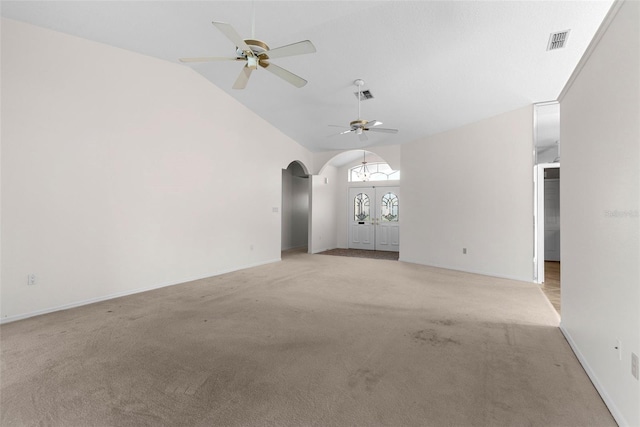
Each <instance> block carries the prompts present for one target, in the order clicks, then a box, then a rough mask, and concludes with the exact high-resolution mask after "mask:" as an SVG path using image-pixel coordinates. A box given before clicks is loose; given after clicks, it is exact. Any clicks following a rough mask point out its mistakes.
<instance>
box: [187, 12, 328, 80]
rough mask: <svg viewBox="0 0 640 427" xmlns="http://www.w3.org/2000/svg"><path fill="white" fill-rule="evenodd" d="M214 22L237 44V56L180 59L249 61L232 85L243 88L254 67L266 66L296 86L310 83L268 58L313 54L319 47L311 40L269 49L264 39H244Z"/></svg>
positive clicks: (189, 60)
mask: <svg viewBox="0 0 640 427" xmlns="http://www.w3.org/2000/svg"><path fill="white" fill-rule="evenodd" d="M212 24H213V25H214V26H215V27H216V28H217V29H218V30H220V32H221V33H222V34H224V35H225V37H227V38H228V39H229V40H230V41H231V42H232V43H233V44H234V45H235V46H236V56H235V57H197V58H179V61H180V62H189V63H191V62H215V61H246V63H245V66H244V68H243V69H242V70H241V71H240V74H239V75H238V78H237V79H236V81H235V83H234V84H233V88H234V89H244V88H245V87H247V83H248V82H249V77H251V73H252V72H253V70H257V69H258V67H261V68H264V69H265V70H267V71H269V72H271V73H272V74H274V75H276V76H278V77H280V78H281V79H283V80H284V81H286V82H288V83H290V84H292V85H293V86H295V87H298V88H300V87H303V86H304V85H306V84H307V81H306V80H305V79H303V78H302V77H300V76H297V75H295V74H293V73H292V72H291V71H288V70H285V69H284V68H282V67H279V66H277V65H275V64H273V63H271V62H269V59H273V58H284V57H287V56H294V55H304V54H307V53H314V52H315V51H316V48H315V46H314V45H313V43H311V42H310V41H309V40H303V41H300V42H297V43H292V44H289V45H285V46H280V47H276V48H274V49H270V48H269V46H268V45H267V44H266V43H265V42H263V41H261V40H256V39H254V38H251V39H243V38H242V36H240V34H238V32H237V31H236V30H235V29H234V28H233V27H232V26H231V25H230V24H227V23H226V22H218V21H213V22H212Z"/></svg>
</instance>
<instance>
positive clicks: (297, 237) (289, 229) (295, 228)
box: [280, 161, 311, 251]
mask: <svg viewBox="0 0 640 427" xmlns="http://www.w3.org/2000/svg"><path fill="white" fill-rule="evenodd" d="M309 187H310V179H309V174H308V173H307V172H306V170H305V168H304V166H303V165H302V164H300V162H298V161H293V162H291V163H290V164H289V166H288V167H287V168H286V169H283V170H282V206H281V213H282V215H281V241H280V242H281V243H280V249H281V250H282V251H288V250H303V249H304V250H307V251H308V248H309V203H310V194H311V191H310V188H309Z"/></svg>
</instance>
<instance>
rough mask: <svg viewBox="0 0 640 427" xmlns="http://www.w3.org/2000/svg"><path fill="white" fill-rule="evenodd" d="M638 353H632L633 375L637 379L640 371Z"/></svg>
mask: <svg viewBox="0 0 640 427" xmlns="http://www.w3.org/2000/svg"><path fill="white" fill-rule="evenodd" d="M638 369H639V368H638V355H637V354H635V353H631V375H633V376H634V377H635V378H636V379H640V378H638V375H640V373H639V372H638Z"/></svg>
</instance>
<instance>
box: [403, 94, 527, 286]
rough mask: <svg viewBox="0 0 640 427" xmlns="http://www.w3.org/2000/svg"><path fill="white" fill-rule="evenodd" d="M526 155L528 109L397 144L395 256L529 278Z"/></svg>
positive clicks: (455, 268) (462, 268)
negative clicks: (399, 182)
mask: <svg viewBox="0 0 640 427" xmlns="http://www.w3.org/2000/svg"><path fill="white" fill-rule="evenodd" d="M532 152H533V110H532V107H531V106H528V107H525V108H521V109H518V110H515V111H511V112H508V113H505V114H502V115H499V116H495V117H492V118H489V119H486V120H483V121H480V122H477V123H473V124H470V125H467V126H464V127H462V128H459V129H455V130H452V131H449V132H445V133H442V134H439V135H435V136H432V137H429V138H426V139H423V140H418V141H416V142H413V143H410V144H405V145H402V162H401V164H402V167H401V172H402V176H401V179H402V195H403V200H404V202H403V210H402V212H403V220H402V238H401V242H400V259H401V260H403V261H408V262H414V263H418V264H425V265H432V266H437V267H444V268H450V269H454V270H462V271H467V272H475V273H481V274H487V275H491V276H498V277H507V278H512V279H517V280H525V281H531V280H532V278H533V222H532V221H533V178H532V177H533V156H532ZM462 248H467V254H466V255H463V253H462Z"/></svg>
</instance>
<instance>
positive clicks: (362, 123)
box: [329, 79, 398, 141]
mask: <svg viewBox="0 0 640 427" xmlns="http://www.w3.org/2000/svg"><path fill="white" fill-rule="evenodd" d="M353 84H355V85H356V86H357V87H358V120H354V121H352V122H351V123H349V129H347V130H345V131H344V132H340V133H339V134H338V135H344V134H347V133H350V132H354V133H355V134H356V135H358V137H359V138H360V141H366V140H368V139H369V138H367V135H366V134H365V132H369V131H371V132H384V133H398V129H391V128H380V127H378V126H380V125H381V124H382V122H379V121H378V120H363V119H362V118H360V100H361V99H362V86H363V85H364V80H362V79H358V80H355V81H354V82H353ZM329 126H332V127H340V128H344V127H345V126H340V125H329Z"/></svg>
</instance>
